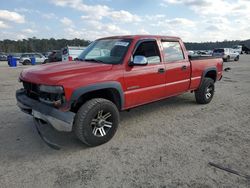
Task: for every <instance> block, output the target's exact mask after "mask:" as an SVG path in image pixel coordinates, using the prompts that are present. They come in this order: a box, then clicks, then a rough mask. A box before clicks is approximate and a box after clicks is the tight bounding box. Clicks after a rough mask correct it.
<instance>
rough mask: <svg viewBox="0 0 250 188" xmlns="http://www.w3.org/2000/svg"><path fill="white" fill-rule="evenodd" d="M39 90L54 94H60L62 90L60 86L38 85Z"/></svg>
mask: <svg viewBox="0 0 250 188" xmlns="http://www.w3.org/2000/svg"><path fill="white" fill-rule="evenodd" d="M39 90H40V91H42V92H45V93H55V94H62V93H63V92H64V90H63V87H62V86H46V85H40V86H39Z"/></svg>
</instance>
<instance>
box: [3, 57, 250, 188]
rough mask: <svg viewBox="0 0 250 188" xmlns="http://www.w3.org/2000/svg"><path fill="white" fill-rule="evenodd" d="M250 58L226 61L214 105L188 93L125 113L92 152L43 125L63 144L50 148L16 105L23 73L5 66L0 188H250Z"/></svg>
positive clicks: (65, 135)
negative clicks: (110, 136) (105, 140)
mask: <svg viewBox="0 0 250 188" xmlns="http://www.w3.org/2000/svg"><path fill="white" fill-rule="evenodd" d="M249 59H250V56H242V57H241V59H240V62H238V63H235V62H230V63H225V67H228V66H229V67H231V68H232V70H231V71H229V72H224V78H223V80H222V81H220V82H218V83H217V84H216V93H215V96H214V99H213V101H212V102H211V103H210V104H208V105H197V104H196V103H195V100H194V95H193V94H191V93H187V94H184V95H181V96H178V97H173V98H170V99H168V100H164V101H161V102H156V103H152V104H149V105H145V106H142V107H139V108H136V109H133V110H131V111H130V112H122V113H121V123H120V127H119V129H118V131H117V133H116V135H115V136H114V138H113V139H112V140H111V141H110V142H109V143H107V144H105V145H102V146H99V147H95V148H87V147H85V146H84V145H82V144H81V143H80V142H79V141H78V140H77V139H76V138H75V137H74V136H73V135H72V134H68V133H67V134H65V133H58V132H55V131H53V130H51V129H50V128H47V127H44V128H43V132H44V134H46V135H47V136H48V137H49V138H51V139H52V140H54V141H55V142H57V143H59V144H60V145H62V149H61V150H59V151H56V150H53V149H51V148H49V147H48V146H47V145H45V144H44V142H43V141H42V140H41V139H40V137H39V136H38V134H37V132H36V130H35V127H34V126H33V121H32V118H31V117H30V116H28V115H25V114H24V113H22V112H21V111H20V110H19V109H18V108H17V107H16V101H15V90H16V89H18V88H19V87H21V85H20V84H19V83H18V82H17V78H18V75H19V73H20V72H21V70H22V69H23V68H24V67H23V66H20V67H18V68H8V67H7V66H6V63H3V62H0V80H1V82H0V107H1V108H0V187H3V188H4V187H8V188H9V187H32V188H33V187H170V188H174V187H192V188H196V187H197V188H198V187H202V188H203V187H204V188H210V187H232V188H236V187H250V181H248V180H246V179H245V178H243V177H239V176H237V175H234V174H230V173H228V172H226V171H223V170H220V169H217V168H214V167H211V166H209V165H208V163H209V162H214V163H216V164H221V165H223V166H225V167H228V168H231V169H234V170H237V171H239V172H241V173H245V174H250V123H249V121H250V76H249V75H250V60H249Z"/></svg>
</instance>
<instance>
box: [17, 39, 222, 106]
mask: <svg viewBox="0 0 250 188" xmlns="http://www.w3.org/2000/svg"><path fill="white" fill-rule="evenodd" d="M108 38H132V39H133V41H132V43H131V45H130V47H129V49H128V52H127V54H126V56H125V58H124V60H123V63H122V64H119V65H107V64H100V63H88V62H65V63H61V62H60V63H53V64H48V65H47V64H46V65H39V66H34V67H32V68H29V69H26V70H24V71H23V72H22V73H21V75H20V78H21V79H22V80H25V81H29V82H32V83H36V84H45V85H61V86H63V87H64V90H65V96H66V100H70V97H71V95H72V92H73V91H74V90H75V89H77V88H80V87H84V86H87V85H91V84H96V83H102V82H107V81H117V82H119V83H120V84H121V86H122V89H123V92H124V96H125V104H124V107H123V109H129V108H132V107H135V106H139V105H142V104H146V103H149V102H152V101H157V100H160V99H163V98H167V97H170V96H175V95H178V94H181V93H184V92H187V91H191V90H196V89H197V88H198V87H199V85H200V82H201V79H202V74H203V72H204V70H206V69H208V68H214V67H215V68H216V69H217V72H218V74H217V79H220V78H221V76H222V59H204V60H195V61H189V59H188V55H187V51H186V49H185V46H184V44H183V42H182V41H181V39H180V38H178V37H166V36H152V35H149V36H147V35H143V36H142V35H137V36H118V37H108ZM142 39H155V40H156V41H157V44H158V47H159V51H160V55H161V58H162V62H161V63H159V64H150V65H146V66H132V67H131V66H129V65H128V63H129V61H130V58H131V55H132V52H133V50H134V48H135V45H136V43H137V42H138V41H139V40H142ZM162 39H164V40H175V41H179V43H180V44H181V47H182V50H183V53H184V57H185V59H184V60H182V61H178V62H165V60H164V58H163V51H162V49H163V48H162V45H161V40H162ZM183 66H186V69H185V70H182V67H183ZM159 68H163V69H165V70H166V72H165V73H162V74H159V73H158V69H159Z"/></svg>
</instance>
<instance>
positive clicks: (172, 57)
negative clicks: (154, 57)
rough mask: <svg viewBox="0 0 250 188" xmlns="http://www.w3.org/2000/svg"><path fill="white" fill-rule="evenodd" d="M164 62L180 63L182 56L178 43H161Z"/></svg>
mask: <svg viewBox="0 0 250 188" xmlns="http://www.w3.org/2000/svg"><path fill="white" fill-rule="evenodd" d="M162 45H163V53H164V60H165V62H173V61H180V60H183V59H184V55H183V52H182V49H181V45H180V43H179V42H162Z"/></svg>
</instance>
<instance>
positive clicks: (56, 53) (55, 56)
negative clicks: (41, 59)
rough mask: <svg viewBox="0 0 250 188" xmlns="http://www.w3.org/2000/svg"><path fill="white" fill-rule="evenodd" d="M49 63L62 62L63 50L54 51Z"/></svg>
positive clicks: (50, 55)
mask: <svg viewBox="0 0 250 188" xmlns="http://www.w3.org/2000/svg"><path fill="white" fill-rule="evenodd" d="M48 59H49V62H58V61H62V52H61V50H53V51H52V52H51V53H50V54H49V56H48Z"/></svg>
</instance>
